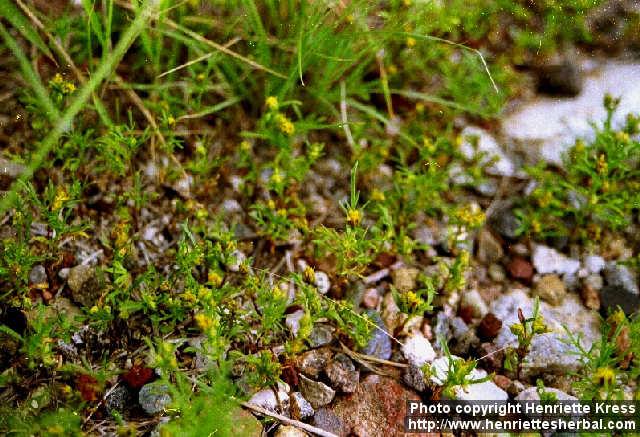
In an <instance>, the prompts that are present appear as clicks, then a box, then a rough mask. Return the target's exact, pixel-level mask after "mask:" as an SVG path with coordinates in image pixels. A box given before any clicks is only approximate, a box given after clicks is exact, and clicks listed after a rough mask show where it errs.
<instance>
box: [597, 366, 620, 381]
mask: <svg viewBox="0 0 640 437" xmlns="http://www.w3.org/2000/svg"><path fill="white" fill-rule="evenodd" d="M615 380H616V372H615V370H613V369H612V368H611V367H598V368H597V369H596V371H595V373H594V374H593V382H594V383H596V384H598V385H611V384H613V383H614V382H615Z"/></svg>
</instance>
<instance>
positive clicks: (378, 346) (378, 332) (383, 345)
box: [362, 311, 391, 360]
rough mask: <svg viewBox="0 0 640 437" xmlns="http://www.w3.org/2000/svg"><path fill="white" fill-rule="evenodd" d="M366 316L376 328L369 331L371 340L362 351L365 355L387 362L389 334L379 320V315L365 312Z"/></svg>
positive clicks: (389, 355)
mask: <svg viewBox="0 0 640 437" xmlns="http://www.w3.org/2000/svg"><path fill="white" fill-rule="evenodd" d="M367 315H368V316H369V318H370V319H371V321H372V322H373V323H375V324H376V326H377V327H378V328H374V329H373V330H372V331H371V339H369V342H368V343H367V345H366V346H365V348H364V349H363V350H362V353H364V354H365V355H372V356H374V357H376V358H381V359H383V360H388V359H389V357H391V339H390V338H389V333H388V331H387V328H386V327H385V325H384V322H383V321H382V319H381V318H380V314H378V312H376V311H367Z"/></svg>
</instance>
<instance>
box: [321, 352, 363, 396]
mask: <svg viewBox="0 0 640 437" xmlns="http://www.w3.org/2000/svg"><path fill="white" fill-rule="evenodd" d="M325 373H326V374H327V378H329V381H330V382H331V386H332V387H333V388H334V389H336V390H337V391H341V392H343V393H353V392H354V391H356V388H357V387H358V381H359V380H360V372H359V371H358V370H356V367H355V366H354V365H353V362H351V360H350V359H349V357H348V356H346V355H345V354H343V353H337V354H336V355H335V357H333V361H331V362H330V363H329V365H328V366H327V368H326V369H325Z"/></svg>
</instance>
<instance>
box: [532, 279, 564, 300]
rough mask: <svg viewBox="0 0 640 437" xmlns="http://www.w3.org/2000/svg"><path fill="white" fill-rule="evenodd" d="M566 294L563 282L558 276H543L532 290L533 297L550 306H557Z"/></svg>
mask: <svg viewBox="0 0 640 437" xmlns="http://www.w3.org/2000/svg"><path fill="white" fill-rule="evenodd" d="M566 294H567V290H566V288H565V285H564V282H562V279H560V277H559V276H558V275H544V276H543V277H542V278H540V280H539V281H538V282H537V283H536V284H535V287H534V288H533V295H534V296H539V297H540V298H541V299H543V300H545V301H547V302H549V303H550V304H551V305H559V304H560V303H561V302H562V299H564V296H565V295H566Z"/></svg>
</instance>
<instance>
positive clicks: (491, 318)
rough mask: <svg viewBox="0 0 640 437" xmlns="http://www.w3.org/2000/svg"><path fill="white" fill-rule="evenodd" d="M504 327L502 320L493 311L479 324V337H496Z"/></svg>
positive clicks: (488, 339) (490, 338)
mask: <svg viewBox="0 0 640 437" xmlns="http://www.w3.org/2000/svg"><path fill="white" fill-rule="evenodd" d="M500 329H502V320H500V319H499V318H497V317H496V316H495V315H494V314H493V313H487V315H486V316H484V317H483V318H482V320H481V321H480V324H479V325H478V337H480V339H481V340H483V341H490V340H492V339H494V338H495V337H496V336H497V335H498V333H499V332H500Z"/></svg>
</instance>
